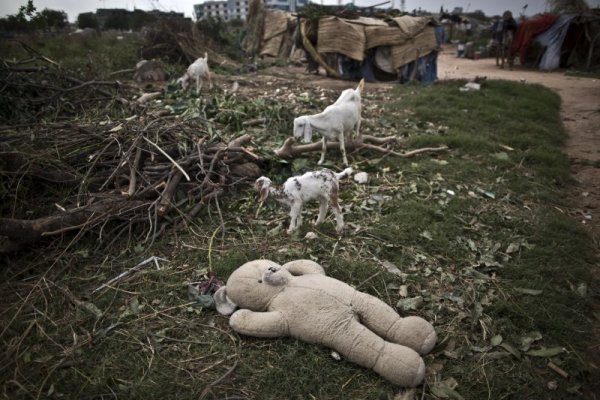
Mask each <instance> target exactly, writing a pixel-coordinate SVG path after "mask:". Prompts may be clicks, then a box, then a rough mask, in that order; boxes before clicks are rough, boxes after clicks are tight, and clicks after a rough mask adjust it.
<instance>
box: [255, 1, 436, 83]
mask: <svg viewBox="0 0 600 400" xmlns="http://www.w3.org/2000/svg"><path fill="white" fill-rule="evenodd" d="M264 12H265V13H266V15H265V19H264V30H263V37H262V47H261V50H260V52H259V54H260V55H261V56H272V57H281V56H282V55H285V54H286V53H287V56H290V55H292V54H293V53H294V51H293V49H290V48H286V49H285V51H283V54H282V46H285V43H288V42H289V41H288V40H286V39H285V38H286V37H289V35H293V36H295V37H296V40H295V43H296V48H302V49H303V50H304V51H305V52H306V57H307V59H308V60H309V63H310V62H312V63H317V64H318V65H320V66H321V67H323V68H324V69H325V70H326V71H327V73H328V75H330V76H334V77H338V78H342V79H353V80H354V79H360V78H365V80H366V81H368V82H375V81H389V80H399V81H401V82H408V81H413V80H414V81H419V82H423V83H431V82H433V81H435V80H436V79H437V51H438V48H439V46H440V44H441V41H442V36H443V29H442V28H441V27H439V26H438V24H437V23H436V21H435V20H434V19H433V18H430V17H411V16H406V15H405V16H396V17H387V18H386V19H385V20H384V19H381V18H373V17H365V16H357V15H355V16H352V17H351V18H343V17H340V16H337V15H321V16H319V17H317V18H310V19H309V18H303V17H296V19H297V22H298V23H297V24H294V21H293V19H294V18H293V17H292V16H291V15H292V14H290V13H287V14H286V13H284V12H282V11H275V10H268V9H265V10H264ZM292 26H293V27H294V28H296V27H297V29H291V28H290V27H292ZM315 65H316V64H315Z"/></svg>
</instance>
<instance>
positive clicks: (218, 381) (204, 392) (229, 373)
mask: <svg viewBox="0 0 600 400" xmlns="http://www.w3.org/2000/svg"><path fill="white" fill-rule="evenodd" d="M238 361H239V360H235V362H234V363H233V365H232V366H231V368H229V369H228V370H227V372H225V373H224V374H223V375H221V377H220V378H219V379H217V380H216V381H214V382H212V383H210V384H209V385H208V386H206V387H205V388H204V390H203V391H202V393H200V397H199V400H202V399H203V398H204V397H205V396H206V395H207V394H208V392H209V391H210V390H211V389H212V388H213V387H214V386H216V385H218V384H219V383H220V382H221V381H223V380H224V379H225V378H227V377H228V376H229V375H231V373H232V372H233V371H234V370H235V368H236V367H237V365H238Z"/></svg>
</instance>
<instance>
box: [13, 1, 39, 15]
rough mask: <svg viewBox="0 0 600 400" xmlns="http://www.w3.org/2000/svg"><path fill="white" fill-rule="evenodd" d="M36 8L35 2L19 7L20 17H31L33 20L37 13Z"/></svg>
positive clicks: (28, 2)
mask: <svg viewBox="0 0 600 400" xmlns="http://www.w3.org/2000/svg"><path fill="white" fill-rule="evenodd" d="M35 10H36V8H35V6H34V5H33V0H27V4H26V5H24V6H21V7H19V13H18V14H17V15H18V16H22V17H23V18H26V17H29V18H32V17H33V15H34V13H35Z"/></svg>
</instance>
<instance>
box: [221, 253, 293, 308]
mask: <svg viewBox="0 0 600 400" xmlns="http://www.w3.org/2000/svg"><path fill="white" fill-rule="evenodd" d="M291 278H292V274H291V273H290V272H289V271H288V270H287V268H284V267H282V266H281V265H279V264H277V263H274V262H273V261H269V260H255V261H250V262H247V263H246V264H244V265H242V266H241V267H239V268H238V269H236V270H235V271H234V272H233V273H232V274H231V276H230V277H229V279H227V286H223V287H222V288H220V289H219V290H218V291H217V292H216V293H215V296H214V297H215V303H216V306H217V311H218V312H219V313H220V314H223V315H230V314H232V313H233V312H234V311H235V309H236V308H238V307H239V308H246V309H249V310H252V311H265V310H266V309H267V306H268V305H269V303H270V302H271V300H272V299H273V297H275V296H276V295H277V294H278V293H279V292H281V290H283V288H284V287H285V285H286V284H287V283H288V282H289V280H290V279H291Z"/></svg>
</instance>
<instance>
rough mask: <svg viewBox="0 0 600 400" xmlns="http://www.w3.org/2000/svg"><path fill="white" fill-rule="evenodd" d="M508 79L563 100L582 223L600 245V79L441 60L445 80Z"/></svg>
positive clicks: (449, 57) (450, 54) (449, 53)
mask: <svg viewBox="0 0 600 400" xmlns="http://www.w3.org/2000/svg"><path fill="white" fill-rule="evenodd" d="M476 76H487V78H488V79H507V80H514V81H521V82H527V83H539V84H542V85H544V86H546V87H548V88H550V89H553V90H555V91H556V92H557V93H558V94H559V95H560V97H561V99H562V109H561V117H562V120H563V123H564V125H565V127H566V129H567V132H568V134H569V139H568V140H567V143H566V146H565V152H566V153H567V154H568V156H569V158H570V159H571V162H572V171H573V176H574V177H575V179H576V180H577V182H578V185H577V187H576V190H575V192H574V193H573V196H574V199H575V201H576V203H577V204H578V206H579V207H580V209H581V221H582V223H585V225H587V226H588V228H589V229H590V230H591V232H592V234H593V236H594V240H595V242H596V244H597V245H598V243H599V242H600V168H599V167H600V79H592V78H578V77H572V76H567V75H565V74H564V71H561V72H541V71H539V70H530V69H527V70H526V69H522V68H520V67H518V66H517V67H515V68H514V69H513V70H512V71H509V70H502V69H499V68H498V67H496V63H495V59H491V58H488V59H481V60H469V59H464V58H457V57H456V55H455V52H454V51H453V50H452V49H450V48H448V49H445V50H444V51H443V52H442V53H441V55H440V58H439V59H438V77H439V79H441V80H444V79H473V78H475V77H476Z"/></svg>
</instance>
